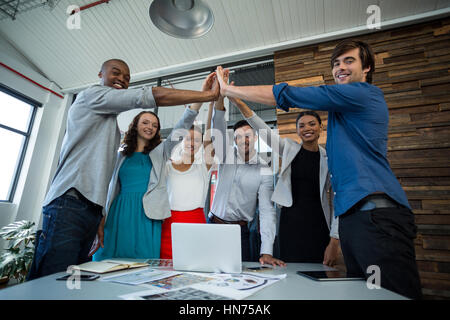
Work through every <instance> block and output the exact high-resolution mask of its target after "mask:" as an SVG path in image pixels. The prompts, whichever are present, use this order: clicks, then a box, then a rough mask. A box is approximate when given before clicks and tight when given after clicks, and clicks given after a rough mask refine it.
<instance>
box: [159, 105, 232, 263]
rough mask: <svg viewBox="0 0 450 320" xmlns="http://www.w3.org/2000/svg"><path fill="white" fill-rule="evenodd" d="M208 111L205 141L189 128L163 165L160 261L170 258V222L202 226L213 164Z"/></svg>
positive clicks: (210, 111)
mask: <svg viewBox="0 0 450 320" xmlns="http://www.w3.org/2000/svg"><path fill="white" fill-rule="evenodd" d="M219 99H223V97H220V98H219ZM193 106H194V105H193ZM212 109H213V103H210V105H209V110H208V120H207V125H206V135H205V139H204V140H203V135H202V131H201V129H200V128H199V127H197V126H192V127H191V128H190V130H189V133H188V134H187V135H186V136H185V137H184V138H183V142H182V143H181V144H180V149H181V151H180V152H179V154H178V156H177V155H174V156H172V157H171V159H170V160H169V161H168V162H167V165H166V175H167V192H168V195H169V204H170V210H171V216H170V218H167V219H165V220H164V222H163V225H162V231H161V251H160V252H161V253H160V254H161V259H172V233H171V225H172V223H173V222H177V223H206V218H205V213H204V211H203V207H204V205H205V201H206V195H207V192H208V182H209V169H210V168H211V166H212V164H213V162H214V150H213V147H212V146H213V145H212V143H211V135H210V128H211V116H212Z"/></svg>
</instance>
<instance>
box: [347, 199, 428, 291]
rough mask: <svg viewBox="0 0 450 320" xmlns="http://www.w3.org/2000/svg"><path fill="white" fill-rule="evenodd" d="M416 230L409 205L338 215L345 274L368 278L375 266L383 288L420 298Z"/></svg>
mask: <svg viewBox="0 0 450 320" xmlns="http://www.w3.org/2000/svg"><path fill="white" fill-rule="evenodd" d="M416 230H417V227H416V225H415V223H414V214H413V213H412V212H411V210H409V209H408V208H404V207H402V208H379V209H373V210H367V211H356V210H354V209H350V210H349V211H348V212H346V213H345V214H343V215H341V216H340V217H339V238H340V244H341V249H342V253H343V256H344V260H345V265H346V267H347V274H348V275H349V276H360V277H361V276H362V277H365V278H366V279H368V278H369V277H371V276H372V275H373V267H372V268H369V267H370V266H377V267H379V271H380V272H379V273H380V280H381V281H380V283H379V285H380V286H381V287H382V288H385V289H388V290H391V291H393V292H396V293H398V294H400V295H403V296H405V297H408V298H411V299H421V298H422V291H421V285H420V278H419V273H418V270H417V264H416V255H415V249H414V238H415V237H416ZM368 268H369V269H368ZM371 279H373V278H372V277H371Z"/></svg>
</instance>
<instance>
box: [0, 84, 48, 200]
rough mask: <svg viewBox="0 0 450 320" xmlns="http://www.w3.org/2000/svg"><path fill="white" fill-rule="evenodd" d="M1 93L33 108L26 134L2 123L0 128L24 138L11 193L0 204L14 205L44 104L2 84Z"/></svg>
mask: <svg viewBox="0 0 450 320" xmlns="http://www.w3.org/2000/svg"><path fill="white" fill-rule="evenodd" d="M0 91H1V92H3V93H5V94H8V95H10V96H12V97H13V98H16V99H18V100H21V101H22V102H25V103H27V104H29V105H30V106H31V107H32V109H31V114H30V118H29V121H28V127H27V131H26V132H25V131H22V130H18V129H15V128H12V127H9V126H7V125H4V124H1V123H0V128H2V129H5V130H8V131H11V132H14V133H17V134H20V135H22V136H23V137H24V141H23V143H22V147H21V149H20V154H19V159H18V162H17V165H16V168H15V169H14V174H13V178H12V181H11V183H10V187H9V191H8V194H7V199H6V200H2V199H0V203H12V201H13V199H14V195H15V193H16V189H17V184H18V182H19V177H20V174H21V171H22V166H23V162H24V160H25V155H26V152H27V149H28V143H29V141H30V136H31V131H32V129H33V124H34V119H35V118H36V113H37V109H38V108H40V107H42V103H40V102H38V101H36V100H34V99H32V98H30V97H27V96H26V95H24V94H22V93H20V92H19V91H17V90H14V89H12V88H10V87H8V86H6V85H4V84H2V83H0Z"/></svg>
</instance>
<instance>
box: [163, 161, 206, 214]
mask: <svg viewBox="0 0 450 320" xmlns="http://www.w3.org/2000/svg"><path fill="white" fill-rule="evenodd" d="M166 173H167V192H168V194H169V203H170V210H175V211H189V210H194V209H197V208H203V207H204V206H205V200H206V193H207V192H208V169H207V168H206V164H205V162H204V161H201V162H197V161H195V162H194V163H193V164H192V165H191V167H190V168H189V169H188V170H186V171H184V172H181V171H178V170H176V169H175V168H174V167H173V166H172V161H170V160H169V161H167V165H166Z"/></svg>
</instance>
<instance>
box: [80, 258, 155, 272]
mask: <svg viewBox="0 0 450 320" xmlns="http://www.w3.org/2000/svg"><path fill="white" fill-rule="evenodd" d="M147 266H148V263H145V262H135V261H124V260H102V261H89V262H85V263H82V264H80V265H77V266H76V267H77V268H78V269H80V270H81V271H88V272H94V273H107V272H113V271H119V270H124V269H133V268H140V267H147Z"/></svg>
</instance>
